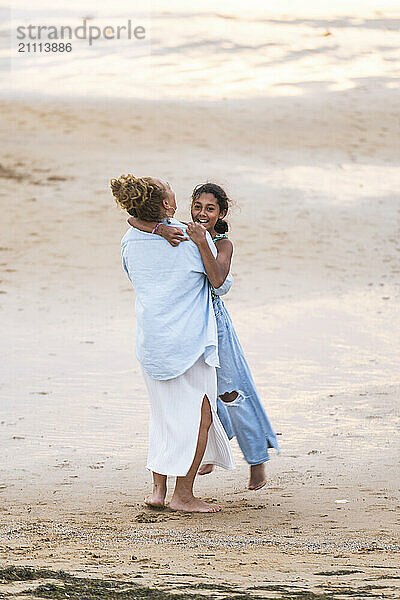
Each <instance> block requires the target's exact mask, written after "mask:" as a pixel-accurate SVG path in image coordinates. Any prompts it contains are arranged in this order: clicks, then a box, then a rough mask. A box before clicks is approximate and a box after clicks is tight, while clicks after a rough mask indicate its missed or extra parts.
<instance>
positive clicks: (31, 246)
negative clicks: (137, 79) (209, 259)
mask: <svg viewBox="0 0 400 600" xmlns="http://www.w3.org/2000/svg"><path fill="white" fill-rule="evenodd" d="M355 18H356V17H355V16H354V15H353V21H352V23H353V25H352V27H353V28H354V29H355V30H356V32H357V31H358V32H361V33H360V35H363V33H364V30H365V28H366V27H367V25H366V24H368V23H369V29H368V31H369V32H371V31H373V41H371V44H372V45H373V46H374V48H378V47H379V48H381V51H380V52H381V54H380V55H379V56H380V57H381V58H382V56H383V57H384V58H382V64H383V63H384V62H385V65H386V67H387V69H388V71H387V72H386V73H385V75H384V76H381V75H379V73H382V71H381V70H380V64H378V62H377V61H378V59H377V58H375V59H374V60H373V59H372V58H371V57H370V64H369V71H367V70H365V73H364V77H357V73H356V71H357V68H358V66H357V65H358V62H357V61H359V59H360V56H359V55H357V56H356V54H357V53H356V52H355V50H354V47H353V46H352V43H353V42H352V41H351V38H350V37H349V36H347V37H346V31H347V30H348V28H349V21H343V22H342V24H340V22H339V20H338V19H337V18H336V20H335V19H333V18H332V20H331V22H328V24H327V23H326V22H325V21H326V18H325V21H324V23H323V24H321V23H320V24H319V25H318V27H319V29H318V32H319V33H318V35H319V38H318V40H319V41H318V44H320V47H321V48H322V46H321V44H322V45H323V44H325V38H324V37H323V34H324V33H326V30H329V32H330V35H329V36H326V39H327V40H330V39H333V40H336V41H335V44H336V43H337V44H338V45H339V47H340V52H339V51H338V53H337V54H336V55H333V54H332V52H331V50H326V49H325V50H324V49H321V53H320V55H321V57H322V58H321V61H320V62H318V60H319V59H318V60H317V62H316V63H311V64H308V66H307V65H306V64H304V63H303V62H302V61H303V59H304V56H305V55H304V53H303V54H302V55H301V56H298V57H297V56H293V59H292V60H293V65H292V67H291V69H292V71H291V73H290V80H286V84H285V86H284V87H283V88H282V90H280V91H279V93H278V92H277V90H276V88H275V87H274V86H273V84H272V83H268V86H269V87H268V86H267V88H268V90H271V93H270V94H268V93H264V94H261V93H259V92H260V90H258V92H257V93H254V94H251V93H250V92H249V93H248V96H247V97H245V95H244V94H239V93H237V94H236V93H234V92H233V91H232V90H233V88H232V87H230V86H231V82H230V83H229V82H228V83H226V82H225V84H226V85H227V89H228V94H227V95H226V96H225V97H220V98H218V97H216V96H215V97H210V98H205V97H203V96H201V95H200V96H198V97H197V98H195V97H185V98H178V97H176V93H175V92H176V90H177V89H178V88H179V86H180V85H182V84H181V83H180V81H179V78H178V80H177V82H176V81H175V84H174V85H175V88H174V90H175V91H173V89H172V88H173V87H174V86H173V85H172V84H171V89H170V92H171V93H169V94H168V93H167V94H166V97H165V98H161V97H160V96H159V95H158V92H157V93H154V94H153V95H152V96H151V95H150V96H149V97H148V98H145V97H135V98H125V99H124V98H121V97H120V98H118V97H108V98H107V97H103V98H101V99H99V98H95V97H93V96H92V95H91V94H88V95H86V96H84V97H83V98H77V97H74V96H73V94H72V93H71V95H70V97H69V94H67V95H68V97H65V98H60V97H56V95H53V96H51V95H47V96H46V95H43V96H42V97H39V96H38V95H34V94H32V95H30V96H29V95H28V94H27V95H25V96H21V94H18V93H17V92H18V86H19V85H20V84H21V82H22V78H21V75H18V76H17V75H16V81H17V83H18V85H16V86H15V90H14V92H15V94H14V97H13V98H9V99H6V98H4V97H3V101H2V111H1V125H0V127H1V138H2V158H1V167H0V178H1V183H2V186H1V190H0V197H1V202H2V208H3V210H2V219H1V242H0V265H1V270H2V276H1V283H0V294H1V296H0V299H1V308H0V311H1V316H2V331H3V335H2V336H1V341H0V344H1V350H2V356H3V357H4V358H3V360H2V362H1V365H0V378H1V384H0V398H1V399H0V456H1V457H2V460H1V461H0V499H1V504H0V596H1V594H3V596H2V597H7V598H8V597H14V596H13V594H15V593H17V592H20V591H24V590H27V589H28V588H29V589H30V591H29V592H26V593H25V594H24V595H22V596H21V597H22V598H25V597H26V598H28V597H29V598H30V597H34V595H33V591H32V589H33V588H34V587H35V586H38V585H41V586H42V587H41V588H38V590H37V591H36V592H35V593H36V596H35V597H47V598H53V597H54V598H56V597H57V598H61V597H62V598H64V597H73V598H80V597H88V598H94V597H95V596H94V595H90V594H89V593H88V594H89V595H87V596H84V593H83V591H82V590H83V589H84V583H83V579H82V578H98V579H101V580H103V581H104V580H107V581H108V580H112V581H113V582H114V583H113V585H114V587H115V589H114V588H113V589H112V590H111V591H110V590H109V589H108V588H107V589H106V588H104V590H103V592H104V594H103V595H98V596H96V597H98V598H103V597H104V598H106V597H107V598H114V597H121V596H119V595H118V593H119V592H121V590H125V591H126V590H128V591H126V594H127V595H126V596H125V597H126V598H139V597H157V598H160V599H161V598H164V597H165V598H167V597H170V596H168V594H172V593H179V594H183V596H180V597H181V598H183V597H185V596H184V594H186V593H187V594H189V593H191V594H199V595H201V597H204V596H206V597H213V598H230V597H233V596H234V595H235V594H236V596H237V598H253V597H254V598H282V599H285V600H286V599H289V598H308V599H318V598H322V599H325V598H333V599H336V598H337V599H339V598H342V597H352V598H359V599H362V600H364V599H365V598H396V597H398V594H399V590H400V587H399V578H400V573H399V571H398V570H397V569H396V567H397V566H398V562H399V554H398V551H399V549H400V545H399V537H398V536H399V524H400V522H399V508H400V498H399V491H400V490H399V488H400V485H399V484H400V481H399V458H400V453H399V438H398V429H399V422H400V419H399V402H398V400H399V397H400V368H399V367H400V364H399V362H400V361H399V356H400V354H399V350H400V344H399V339H400V336H399V334H400V322H399V308H398V307H399V304H398V302H399V282H400V278H399V274H400V266H399V252H400V245H399V235H398V234H399V214H400V209H399V194H398V172H399V159H400V151H399V133H400V131H399V110H398V108H399V93H400V92H399V86H398V81H397V83H396V77H398V62H397V61H398V57H399V50H398V47H397V48H396V46H395V44H394V42H393V43H392V42H391V43H390V44H389V43H388V42H387V40H388V37H390V36H391V39H392V38H393V40H394V36H395V32H394V30H393V27H392V24H393V23H394V22H395V19H394V20H393V18H387V19H386V21H385V15H382V14H381V15H376V14H375V15H373V14H368V15H366V16H364V17H363V18H364V21H363V18H361V17H360V23H358V25H357V23H356V22H355V21H354V19H355ZM291 19H292V20H293V19H294V17H291ZM307 19H308V20H309V21H310V22H311V21H313V19H312V16H310V15H308V16H307ZM374 19H375V21H376V27H373V23H374ZM289 20H290V19H289ZM383 21H385V23H386V28H385V27H384V26H383V24H382V23H383ZM316 22H317V20H316V19H314V21H313V23H314V24H313V25H312V24H311V25H310V23H308V25H307V23H306V21H304V22H303V24H302V27H308V28H309V29H310V30H311V29H312V28H314V30H315V28H316V27H317V25H316ZM396 22H397V21H396ZM343 23H345V25H343ZM275 26H276V27H278V26H279V27H286V25H283V24H282V23H281V24H280V25H279V24H275V25H273V24H266V25H265V27H267V32H270V34H271V35H270V38H272V36H273V35H275V36H276V29H275V28H274V27H275ZM268 28H269V29H268ZM357 28H358V29H357ZM290 35H292V36H293V39H292V42H291V43H292V44H293V48H295V46H296V44H301V42H300V41H299V37H298V35H299V33H298V30H297V29H296V28H295V27H293V24H292V25H290V26H289V25H288V26H287V27H286V29H285V36H286V37H285V39H286V40H289V41H290V39H291V38H290ZM396 35H397V36H398V33H396ZM329 43H331V42H330V41H329ZM318 44H317V45H318ZM298 51H299V52H300V47H299V48H298ZM346 53H347V63H346V67H344V66H343V62H342V58H341V57H343V55H344V54H346ZM352 53H353V54H352ZM360 54H362V53H360ZM327 57H328V62H324V60H325V58H327ZM154 60H155V61H156V60H157V59H156V58H154ZM163 60H164V59H163ZM274 60H275V59H274ZM287 60H288V63H287V64H289V65H290V61H289V59H287ZM296 61H297V62H296ZM374 61H375V62H374ZM328 63H329V64H328ZM296 65H297V67H298V69H299V70H298V73H299V77H298V79H297V80H296V77H295V74H296ZM313 65H314V66H313ZM161 66H162V64H161V62H160V63H157V69H158V70H159V71H158V72H159V73H160V77H161V74H162V73H163V77H164V76H165V77H166V78H168V65H166V69H167V70H166V71H165V72H164V71H162V69H161ZM386 67H385V68H386ZM288 68H289V67H288ZM302 69H305V70H302ZM352 69H353V71H354V73H355V77H354V78H353V79H352V86H346V85H345V84H344V82H345V80H346V78H347V79H349V78H350V79H351V77H350V74H351V73H352ZM362 69H364V66H362ZM389 71H391V73H390V72H389ZM306 72H307V73H308V75H307V77H308V80H309V81H308V82H306V81H305V80H304V78H303V79H302V77H303V75H304V73H306ZM335 73H336V74H338V77H337V81H336V84H335ZM344 73H346V77H344ZM214 75H215V73H214ZM214 75H213V76H214ZM300 79H301V80H300ZM329 82H331V83H329ZM225 84H224V85H225ZM21 85H22V84H21ZM160 86H161V84H160ZM244 87H245V86H244ZM211 88H212V86H211ZM289 88H291V89H292V90H294V91H293V93H292V92H290V91H289ZM229 90H231V92H230V93H229ZM242 90H243V88H242ZM127 172H133V173H135V174H140V175H146V174H152V175H153V174H155V175H158V176H160V177H164V178H166V179H167V180H168V181H169V182H170V183H171V184H172V185H173V186H174V188H175V190H176V194H177V202H178V214H177V216H178V218H182V219H185V218H186V219H187V217H188V209H189V198H190V193H191V190H192V188H193V187H194V186H195V185H196V184H198V183H200V182H203V181H205V180H212V181H216V182H217V183H219V184H221V185H223V186H224V187H226V189H227V191H228V192H229V193H230V195H231V197H232V198H233V199H234V200H235V202H236V206H235V207H234V209H233V211H232V214H231V216H230V223H231V238H232V240H233V242H234V245H235V256H234V262H233V274H234V276H235V285H234V287H233V289H232V291H231V292H230V293H229V295H228V296H227V299H226V304H227V306H228V309H229V311H230V313H231V316H232V319H233V321H234V323H235V325H236V328H237V331H238V333H239V336H240V339H241V341H242V344H243V346H244V349H245V351H246V354H247V356H248V359H249V362H250V365H251V368H252V370H253V374H254V376H255V379H256V382H257V384H258V386H259V389H260V391H261V394H262V398H263V402H264V405H265V407H266V409H267V412H268V415H269V417H270V419H271V422H272V423H273V425H274V427H275V429H276V431H278V432H280V433H281V434H282V435H281V436H280V437H279V441H280V445H281V450H282V451H281V454H280V455H279V456H277V455H276V454H275V453H274V452H271V460H270V461H269V463H268V465H267V473H268V483H267V486H266V487H265V488H264V489H262V490H259V491H257V492H250V491H248V490H247V477H248V467H247V465H246V464H245V462H244V460H243V458H242V456H241V454H240V451H239V449H238V447H237V446H236V444H235V442H233V449H234V454H235V459H236V462H237V469H236V470H235V471H233V472H224V471H222V470H217V471H216V472H215V473H213V474H212V475H210V476H207V477H203V478H199V480H198V483H197V488H196V489H197V493H198V494H199V495H201V496H202V497H204V498H210V499H214V498H215V499H217V500H218V501H219V502H220V504H222V506H223V510H222V512H221V513H219V514H216V515H181V514H176V513H172V512H169V511H164V512H160V513H157V512H152V511H149V510H148V509H145V508H144V506H143V497H144V495H145V493H146V492H147V490H148V487H149V482H150V477H149V473H148V472H147V471H146V470H145V468H144V464H145V458H146V451H147V419H148V404H147V399H146V392H145V387H144V382H143V379H142V377H141V373H140V369H139V365H138V363H137V362H136V359H135V357H134V351H133V343H134V306H133V304H134V294H133V292H132V289H131V285H130V283H129V281H128V280H127V278H126V276H125V274H124V273H123V270H122V268H121V264H120V247H119V243H120V239H121V237H122V235H123V234H124V232H125V230H126V228H127V226H126V222H125V215H123V214H122V213H121V212H120V211H119V210H118V209H117V207H116V206H115V204H114V203H113V199H112V196H111V194H110V192H109V180H110V178H111V177H115V176H119V175H120V174H121V173H127ZM171 486H172V482H171ZM11 566H15V567H28V566H29V567H32V568H33V569H39V571H36V572H35V573H34V572H33V571H30V572H23V571H21V572H16V571H14V572H13V573H14V575H13V574H12V573H11V571H5V570H4V569H6V568H7V567H11ZM40 569H47V572H45V571H40ZM59 570H62V571H64V572H67V573H69V574H70V575H71V577H72V579H70V580H68V578H66V577H65V576H60V575H59V574H57V572H58V571H59ZM73 576H74V577H75V579H73ZM79 578H81V579H79ZM33 579H35V581H33ZM16 580H19V581H16ZM45 584H48V585H49V586H50V587H48V588H45V587H43V586H45ZM52 585H53V586H54V585H55V586H56V587H57V586H58V587H57V590H58V591H57V590H56V591H55V589H53V588H52V587H51V586H52ZM60 586H61V587H62V588H63V589H64V590H66V591H65V594H64V595H62V594H61V592H60V589H61V588H60ZM63 586H64V587H63ZM68 586H70V589H69V592H68V589H67V588H68ZM74 586H75V587H74ZM118 586H120V587H118ZM124 586H125V587H124ZM135 586H136V587H135ZM146 586H149V587H150V588H151V589H152V590H153V592H148V596H143V594H142V596H140V595H139V592H140V590H141V592H140V593H142V592H143V589H144V588H145V587H146ZM46 589H47V591H46ZM129 590H130V591H129ZM135 590H136V591H135ZM154 590H157V593H159V594H160V595H158V596H157V595H153V596H152V595H151V594H156V592H155V591H154ZM67 592H68V593H69V596H68V595H66V594H67ZM162 592H165V594H164V595H162ZM143 593H144V592H143ZM146 593H147V592H146ZM57 594H59V595H57ZM60 594H61V595H60ZM107 594H108V595H107ZM129 594H131V595H129ZM135 594H137V595H135ZM307 594H308V595H307ZM236 596H235V597H236ZM192 597H193V596H192ZM196 597H197V596H196ZM199 597H200V596H199Z"/></svg>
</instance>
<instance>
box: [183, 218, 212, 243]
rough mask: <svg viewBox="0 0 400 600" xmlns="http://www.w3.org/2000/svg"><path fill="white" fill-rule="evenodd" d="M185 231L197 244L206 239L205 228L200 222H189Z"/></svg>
mask: <svg viewBox="0 0 400 600" xmlns="http://www.w3.org/2000/svg"><path fill="white" fill-rule="evenodd" d="M186 231H187V234H188V236H189V237H190V239H191V240H192V241H193V242H194V243H195V244H197V245H199V244H202V243H203V242H205V241H206V233H207V229H206V228H205V227H203V225H202V224H201V223H189V225H188V226H187V230H186Z"/></svg>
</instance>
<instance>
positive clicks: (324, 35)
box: [322, 29, 332, 37]
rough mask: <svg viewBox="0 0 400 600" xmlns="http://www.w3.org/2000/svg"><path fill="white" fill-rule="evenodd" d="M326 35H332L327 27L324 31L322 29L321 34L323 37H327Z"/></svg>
mask: <svg viewBox="0 0 400 600" xmlns="http://www.w3.org/2000/svg"><path fill="white" fill-rule="evenodd" d="M328 35H332V32H331V31H329V29H327V30H326V31H324V33H323V34H322V36H323V37H328Z"/></svg>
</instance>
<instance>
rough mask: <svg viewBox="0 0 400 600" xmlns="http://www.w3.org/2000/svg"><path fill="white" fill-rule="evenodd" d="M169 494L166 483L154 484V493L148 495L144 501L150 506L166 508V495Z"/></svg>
mask: <svg viewBox="0 0 400 600" xmlns="http://www.w3.org/2000/svg"><path fill="white" fill-rule="evenodd" d="M166 495H167V486H166V485H158V484H156V483H155V484H154V485H153V493H152V494H151V495H150V496H146V498H145V499H144V503H145V504H146V505H147V506H149V507H150V508H164V507H165V496H166Z"/></svg>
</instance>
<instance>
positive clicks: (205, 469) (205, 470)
mask: <svg viewBox="0 0 400 600" xmlns="http://www.w3.org/2000/svg"><path fill="white" fill-rule="evenodd" d="M213 471H214V465H207V464H205V465H201V467H200V469H199V470H198V471H197V475H208V474H209V473H212V472H213Z"/></svg>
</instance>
